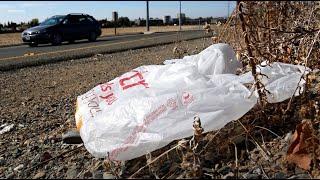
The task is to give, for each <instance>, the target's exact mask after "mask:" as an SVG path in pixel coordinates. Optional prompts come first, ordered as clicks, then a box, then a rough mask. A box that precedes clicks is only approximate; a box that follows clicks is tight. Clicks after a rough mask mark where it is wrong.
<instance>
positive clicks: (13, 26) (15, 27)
mask: <svg viewBox="0 0 320 180" xmlns="http://www.w3.org/2000/svg"><path fill="white" fill-rule="evenodd" d="M98 21H99V23H100V24H101V27H102V28H107V27H108V28H113V27H133V26H145V24H146V20H145V19H140V18H139V19H137V20H135V21H131V20H130V19H129V18H128V17H119V18H118V20H117V21H116V22H114V21H108V20H107V19H101V20H98ZM217 21H220V22H222V23H224V22H225V21H226V18H222V17H218V18H213V17H206V18H202V17H199V18H196V19H191V18H188V17H186V18H184V19H182V24H183V25H198V24H203V23H205V22H207V23H213V24H214V23H217ZM177 23H178V19H177V18H173V19H172V20H171V21H170V23H167V24H164V21H163V20H162V19H158V18H156V19H153V18H150V21H149V25H150V26H163V25H173V24H177ZM37 25H39V19H37V18H34V19H32V20H31V21H28V22H21V23H15V22H12V21H11V22H7V23H4V24H1V23H0V33H11V32H22V31H24V30H25V29H28V28H30V27H34V26H37Z"/></svg>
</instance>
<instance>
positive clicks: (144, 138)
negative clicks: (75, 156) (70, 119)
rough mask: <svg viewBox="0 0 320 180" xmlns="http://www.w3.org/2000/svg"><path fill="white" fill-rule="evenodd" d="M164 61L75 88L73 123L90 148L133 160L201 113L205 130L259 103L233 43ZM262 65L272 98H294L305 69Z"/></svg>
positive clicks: (188, 128) (180, 134) (184, 131)
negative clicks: (82, 91)
mask: <svg viewBox="0 0 320 180" xmlns="http://www.w3.org/2000/svg"><path fill="white" fill-rule="evenodd" d="M164 64H165V65H148V66H140V67H138V68H136V69H134V70H132V71H130V72H127V73H125V74H123V75H121V76H119V77H117V78H115V79H113V80H112V81H109V82H107V83H105V84H99V85H98V86H96V87H94V88H93V89H92V90H90V91H88V92H87V93H85V94H83V95H81V96H78V98H77V108H76V114H75V118H76V125H77V128H78V130H79V131H80V135H81V138H82V140H83V142H84V145H85V147H86V149H87V150H88V151H89V152H90V153H91V154H92V155H93V156H95V157H101V158H103V157H107V156H108V157H109V158H110V159H111V160H130V159H133V158H136V157H139V156H141V155H144V154H146V153H148V152H152V151H154V150H156V149H159V148H161V147H163V146H165V145H167V144H169V143H170V142H172V141H173V140H177V139H181V138H185V137H188V136H191V135H192V133H193V130H192V123H193V118H194V116H196V115H198V116H199V117H200V118H201V124H202V127H203V128H204V130H205V132H208V131H213V130H217V129H220V128H222V127H223V126H224V125H226V124H227V123H228V122H230V121H232V120H236V119H239V118H240V117H242V116H243V115H244V114H245V113H247V112H248V111H249V110H250V109H251V108H252V107H253V106H254V105H255V104H256V103H257V93H256V92H255V93H253V94H252V92H251V90H250V89H248V88H247V87H246V86H245V84H247V83H253V77H252V75H251V72H248V73H246V74H243V75H240V76H237V75H235V72H236V69H237V68H240V67H241V64H240V63H239V62H238V61H237V60H236V57H235V53H234V51H233V50H232V48H231V47H230V46H229V45H228V44H222V43H221V44H214V45H211V46H210V47H208V48H207V49H205V50H203V51H202V52H201V53H199V54H196V55H192V56H187V57H184V58H183V59H180V60H173V61H170V60H167V61H165V62H164ZM258 69H259V70H258ZM258 69H257V70H258V71H260V69H261V71H262V73H264V74H266V75H267V76H268V77H269V78H265V77H264V78H263V80H262V81H263V82H264V83H265V86H266V88H267V89H268V90H269V91H270V92H271V93H272V95H268V101H269V102H270V103H276V102H281V101H283V100H285V99H288V98H290V97H291V96H292V95H293V93H294V92H295V89H296V87H297V85H298V82H299V80H300V77H301V75H302V72H303V70H302V69H303V67H302V66H295V65H290V64H284V63H273V64H272V65H271V67H269V66H267V67H260V68H258ZM304 83H305V82H304V81H303V80H302V81H301V82H300V86H301V87H303V84H304ZM296 95H299V92H296Z"/></svg>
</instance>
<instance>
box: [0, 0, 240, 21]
mask: <svg viewBox="0 0 320 180" xmlns="http://www.w3.org/2000/svg"><path fill="white" fill-rule="evenodd" d="M181 4H182V6H181V11H182V13H185V14H186V16H187V17H191V18H197V17H210V16H213V17H218V16H219V17H221V16H227V14H228V1H182V3H181ZM229 4H230V13H231V12H232V10H233V9H234V8H235V6H236V1H230V2H229ZM145 9H146V2H145V1H0V23H4V22H8V21H13V22H18V23H20V22H21V21H24V22H26V21H30V20H31V19H32V18H38V19H39V20H40V21H43V20H44V19H46V18H47V17H51V16H53V15H61V14H68V13H87V14H90V15H92V16H94V17H95V18H96V19H104V18H107V19H108V20H111V12H112V11H118V13H119V17H120V16H127V17H129V19H131V20H134V19H137V18H139V17H141V18H145V16H146V10H145ZM178 12H179V1H149V13H150V17H153V18H156V17H158V18H161V19H162V18H163V16H164V15H171V17H176V16H177V13H178Z"/></svg>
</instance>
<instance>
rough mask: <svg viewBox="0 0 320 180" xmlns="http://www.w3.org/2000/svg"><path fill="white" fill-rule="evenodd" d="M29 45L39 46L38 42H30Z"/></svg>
mask: <svg viewBox="0 0 320 180" xmlns="http://www.w3.org/2000/svg"><path fill="white" fill-rule="evenodd" d="M29 46H30V47H37V46H38V43H29Z"/></svg>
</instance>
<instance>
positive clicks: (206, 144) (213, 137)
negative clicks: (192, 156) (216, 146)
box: [199, 129, 221, 154]
mask: <svg viewBox="0 0 320 180" xmlns="http://www.w3.org/2000/svg"><path fill="white" fill-rule="evenodd" d="M220 130H221V129H219V130H218V132H216V133H215V134H214V135H213V137H212V138H211V139H210V140H209V141H208V143H207V144H206V145H205V146H204V147H203V148H202V150H201V151H200V152H199V154H201V153H202V152H203V151H204V150H205V149H206V148H207V147H208V145H209V144H210V143H211V142H212V140H213V139H214V138H215V137H216V136H217V135H218V134H219V132H220Z"/></svg>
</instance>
